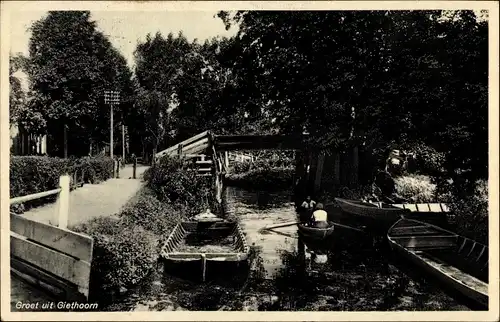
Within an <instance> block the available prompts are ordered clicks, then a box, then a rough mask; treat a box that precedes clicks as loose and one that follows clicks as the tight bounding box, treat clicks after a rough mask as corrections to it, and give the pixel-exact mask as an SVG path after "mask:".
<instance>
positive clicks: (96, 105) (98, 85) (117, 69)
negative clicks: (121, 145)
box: [29, 11, 133, 156]
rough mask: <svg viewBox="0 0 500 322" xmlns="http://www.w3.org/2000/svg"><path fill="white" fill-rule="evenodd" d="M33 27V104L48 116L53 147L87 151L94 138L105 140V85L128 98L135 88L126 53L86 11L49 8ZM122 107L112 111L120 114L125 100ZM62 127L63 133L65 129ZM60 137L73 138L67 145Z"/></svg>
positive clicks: (79, 151)
mask: <svg viewBox="0 0 500 322" xmlns="http://www.w3.org/2000/svg"><path fill="white" fill-rule="evenodd" d="M31 29H32V36H31V39H30V45H29V50H30V63H31V68H30V79H31V86H32V90H33V91H34V92H35V93H36V95H35V97H34V101H33V108H35V109H36V110H38V111H40V112H41V113H42V115H43V116H44V118H45V119H46V120H47V130H48V133H49V137H52V139H53V144H54V145H55V148H56V151H55V152H56V153H58V154H59V155H64V156H67V155H68V153H69V152H70V153H72V154H75V155H82V154H87V153H88V152H89V145H90V144H91V143H92V142H93V141H97V142H107V141H108V138H109V134H108V133H109V131H106V129H109V117H110V113H109V109H108V108H105V107H104V104H103V103H104V102H103V94H104V93H103V92H104V90H108V89H112V90H118V91H120V92H122V97H124V98H125V101H126V102H128V100H127V96H128V95H131V94H132V93H133V87H132V83H131V72H130V70H129V69H128V67H127V65H126V61H125V59H124V58H123V57H122V56H121V55H120V54H119V53H118V51H116V49H114V48H113V47H112V45H111V43H110V42H109V40H108V39H107V38H106V36H104V35H103V34H102V33H100V32H99V31H98V30H97V29H96V23H95V22H94V21H91V15H90V12H88V11H51V12H49V13H48V15H47V16H46V17H44V18H42V19H40V20H39V21H36V22H35V23H34V24H33V25H32V27H31ZM122 106H123V105H122ZM123 107H124V108H123V109H120V110H118V111H116V112H117V114H118V115H121V114H123V113H125V111H126V104H125V105H124V106H123ZM66 129H67V136H66V135H63V133H65V132H66ZM62 137H66V138H67V139H68V141H69V142H70V143H73V144H69V146H67V144H66V142H61V140H60V139H59V138H62ZM63 143H64V144H63ZM61 145H63V146H64V147H63V148H61ZM68 148H69V152H68ZM62 151H64V152H63V153H62Z"/></svg>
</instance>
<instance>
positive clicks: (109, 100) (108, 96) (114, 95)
mask: <svg viewBox="0 0 500 322" xmlns="http://www.w3.org/2000/svg"><path fill="white" fill-rule="evenodd" d="M104 103H105V104H109V110H110V115H111V117H110V121H109V136H110V138H109V156H110V157H111V158H113V107H114V106H115V105H118V104H120V93H119V92H117V91H104Z"/></svg>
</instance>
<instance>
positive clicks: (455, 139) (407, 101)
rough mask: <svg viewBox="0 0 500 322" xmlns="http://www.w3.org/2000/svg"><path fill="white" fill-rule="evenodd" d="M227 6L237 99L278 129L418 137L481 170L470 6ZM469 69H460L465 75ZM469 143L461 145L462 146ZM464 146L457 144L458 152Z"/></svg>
mask: <svg viewBox="0 0 500 322" xmlns="http://www.w3.org/2000/svg"><path fill="white" fill-rule="evenodd" d="M443 16H444V15H443V12H442V11H397V12H391V11H329V12H308V11H300V12H286V13H284V12H272V11H265V12H262V11H240V12H237V13H236V14H235V15H234V16H230V15H229V13H227V12H221V13H219V17H220V18H221V19H222V20H223V21H224V22H225V23H226V25H227V27H229V26H231V25H232V24H238V26H239V32H238V34H237V36H236V39H235V44H237V46H236V47H237V50H236V55H237V56H238V58H237V59H236V60H234V62H235V63H234V68H235V71H236V72H237V74H238V76H237V78H238V80H241V81H242V83H245V84H247V85H248V86H247V87H246V89H247V94H246V100H247V101H249V102H254V103H255V105H258V106H262V107H264V108H265V110H266V113H267V115H269V116H270V117H272V118H275V119H276V120H277V125H278V126H279V128H280V131H282V132H289V133H291V132H302V131H303V130H304V129H306V130H308V131H309V132H310V133H311V136H312V137H313V138H314V139H316V140H318V141H321V142H327V143H330V144H331V145H332V146H336V147H341V146H342V145H345V144H350V143H356V142H357V143H358V144H359V143H362V144H365V145H366V146H367V148H369V149H373V148H376V147H380V146H383V145H387V143H388V142H390V141H397V142H399V143H400V144H407V145H411V144H412V142H415V141H423V142H425V143H426V144H428V145H431V146H433V147H435V148H436V149H437V150H438V151H442V152H446V155H447V160H448V162H447V170H448V172H449V173H450V174H451V173H452V172H453V171H455V170H456V169H459V168H461V169H470V170H472V171H469V173H470V174H474V175H475V176H476V177H477V176H480V177H481V176H483V177H484V176H485V169H486V165H487V155H486V151H487V143H486V142H487V131H486V129H487V103H486V102H487V101H486V98H487V96H486V95H487V63H486V62H487V56H486V55H487V24H486V23H485V22H483V21H481V20H478V19H477V17H476V16H475V14H474V13H473V12H472V11H460V12H455V13H453V14H452V18H451V19H443ZM467 73H469V74H467ZM471 150H473V151H475V152H474V153H470V152H468V151H471ZM465 151H467V152H465Z"/></svg>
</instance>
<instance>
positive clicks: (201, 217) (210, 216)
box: [194, 209, 218, 220]
mask: <svg viewBox="0 0 500 322" xmlns="http://www.w3.org/2000/svg"><path fill="white" fill-rule="evenodd" d="M215 219H218V218H217V216H216V215H214V214H213V213H212V211H211V210H210V209H207V210H206V211H205V212H201V213H199V214H197V215H196V216H194V220H215Z"/></svg>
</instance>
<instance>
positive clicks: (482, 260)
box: [389, 220, 488, 283]
mask: <svg viewBox="0 0 500 322" xmlns="http://www.w3.org/2000/svg"><path fill="white" fill-rule="evenodd" d="M389 238H390V239H391V240H392V241H393V242H396V243H398V244H399V245H401V246H402V247H403V248H405V249H407V250H408V251H412V252H414V253H415V254H416V255H418V256H420V257H421V258H423V259H424V260H425V261H427V262H428V263H429V264H430V265H432V266H434V267H441V268H443V267H448V269H447V271H448V272H449V273H450V274H452V275H453V274H454V275H464V273H465V275H471V276H474V277H475V278H478V279H480V280H481V281H483V282H486V283H487V282H488V247H487V246H485V245H482V244H480V243H477V242H475V241H473V240H471V239H468V238H465V237H462V236H459V235H457V234H454V233H452V232H449V231H446V230H444V229H440V228H439V227H435V226H431V225H426V224H425V223H421V222H418V221H413V220H402V221H400V222H398V223H397V224H396V225H395V226H394V227H393V228H392V229H391V230H390V232H389ZM454 268H456V269H454ZM455 270H456V271H455ZM458 277H461V279H463V278H464V276H457V278H458Z"/></svg>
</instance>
